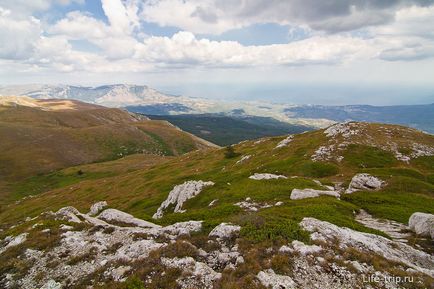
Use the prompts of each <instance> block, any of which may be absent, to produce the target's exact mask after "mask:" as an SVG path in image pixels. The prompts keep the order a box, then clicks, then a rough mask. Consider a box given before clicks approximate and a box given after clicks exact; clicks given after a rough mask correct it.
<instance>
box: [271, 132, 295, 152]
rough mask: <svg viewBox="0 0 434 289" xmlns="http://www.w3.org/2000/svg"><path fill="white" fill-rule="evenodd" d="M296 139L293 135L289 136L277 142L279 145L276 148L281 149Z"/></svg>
mask: <svg viewBox="0 0 434 289" xmlns="http://www.w3.org/2000/svg"><path fill="white" fill-rule="evenodd" d="M293 139H294V136H293V135H290V136H288V137H287V138H285V139H283V140H282V141H281V142H279V143H278V144H277V146H276V147H275V148H274V149H280V148H284V147H286V146H288V145H289V143H290V142H292V140H293Z"/></svg>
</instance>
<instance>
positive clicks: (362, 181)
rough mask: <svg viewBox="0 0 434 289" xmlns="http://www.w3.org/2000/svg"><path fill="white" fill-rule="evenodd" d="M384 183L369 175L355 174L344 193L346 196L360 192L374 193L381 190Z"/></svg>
mask: <svg viewBox="0 0 434 289" xmlns="http://www.w3.org/2000/svg"><path fill="white" fill-rule="evenodd" d="M385 184H386V183H385V182H384V181H382V180H380V179H379V178H377V177H374V176H371V175H370V174H357V175H355V176H354V177H353V178H352V179H351V182H350V185H349V186H348V189H347V190H346V191H345V193H346V194H351V193H354V192H356V191H360V190H369V191H375V190H379V189H381V188H382V187H383V186H384V185H385Z"/></svg>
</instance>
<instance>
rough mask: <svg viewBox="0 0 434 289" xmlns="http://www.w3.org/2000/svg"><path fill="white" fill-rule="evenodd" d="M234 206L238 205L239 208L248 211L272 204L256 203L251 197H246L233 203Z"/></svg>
mask: <svg viewBox="0 0 434 289" xmlns="http://www.w3.org/2000/svg"><path fill="white" fill-rule="evenodd" d="M235 206H238V207H240V208H241V209H244V210H246V211H250V212H257V211H258V210H259V209H265V208H270V207H272V205H270V204H267V203H263V204H261V203H256V202H254V201H252V199H251V198H246V199H245V200H244V201H241V202H238V203H235Z"/></svg>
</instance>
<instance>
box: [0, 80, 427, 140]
mask: <svg viewBox="0 0 434 289" xmlns="http://www.w3.org/2000/svg"><path fill="white" fill-rule="evenodd" d="M2 95H3V96H10V95H17V96H23V95H25V96H29V97H32V98H37V99H46V98H54V99H76V100H80V101H84V102H88V103H93V104H99V105H104V106H109V107H127V109H129V110H130V111H140V113H144V114H151V115H177V114H206V113H223V114H226V115H228V116H233V114H234V113H235V114H237V115H251V116H259V117H268V118H274V119H276V120H278V121H281V122H287V123H290V124H293V125H302V126H309V127H315V128H323V127H326V126H329V125H331V124H333V123H335V122H343V121H367V122H383V123H390V124H401V125H406V126H410V127H413V128H417V129H421V130H424V131H426V132H429V133H434V104H427V105H395V106H370V105H344V106H324V105H290V104H282V103H280V104H278V103H271V102H261V101H247V102H225V101H215V100H209V99H206V98H193V97H187V96H176V95H169V94H165V93H162V92H159V91H157V90H155V89H153V88H150V87H148V86H146V85H131V84H113V85H103V86H98V87H85V86H70V85H39V84H38V85H15V86H0V96H2Z"/></svg>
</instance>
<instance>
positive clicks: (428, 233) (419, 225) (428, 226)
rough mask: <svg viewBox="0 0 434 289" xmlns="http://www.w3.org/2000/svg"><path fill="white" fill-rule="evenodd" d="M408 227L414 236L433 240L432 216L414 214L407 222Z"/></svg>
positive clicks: (433, 222) (433, 217) (433, 221)
mask: <svg viewBox="0 0 434 289" xmlns="http://www.w3.org/2000/svg"><path fill="white" fill-rule="evenodd" d="M408 226H409V227H410V230H412V231H413V232H415V233H416V234H418V235H421V236H423V237H431V239H433V240H434V215H432V214H426V213H414V214H413V215H411V217H410V219H409V220H408Z"/></svg>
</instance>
